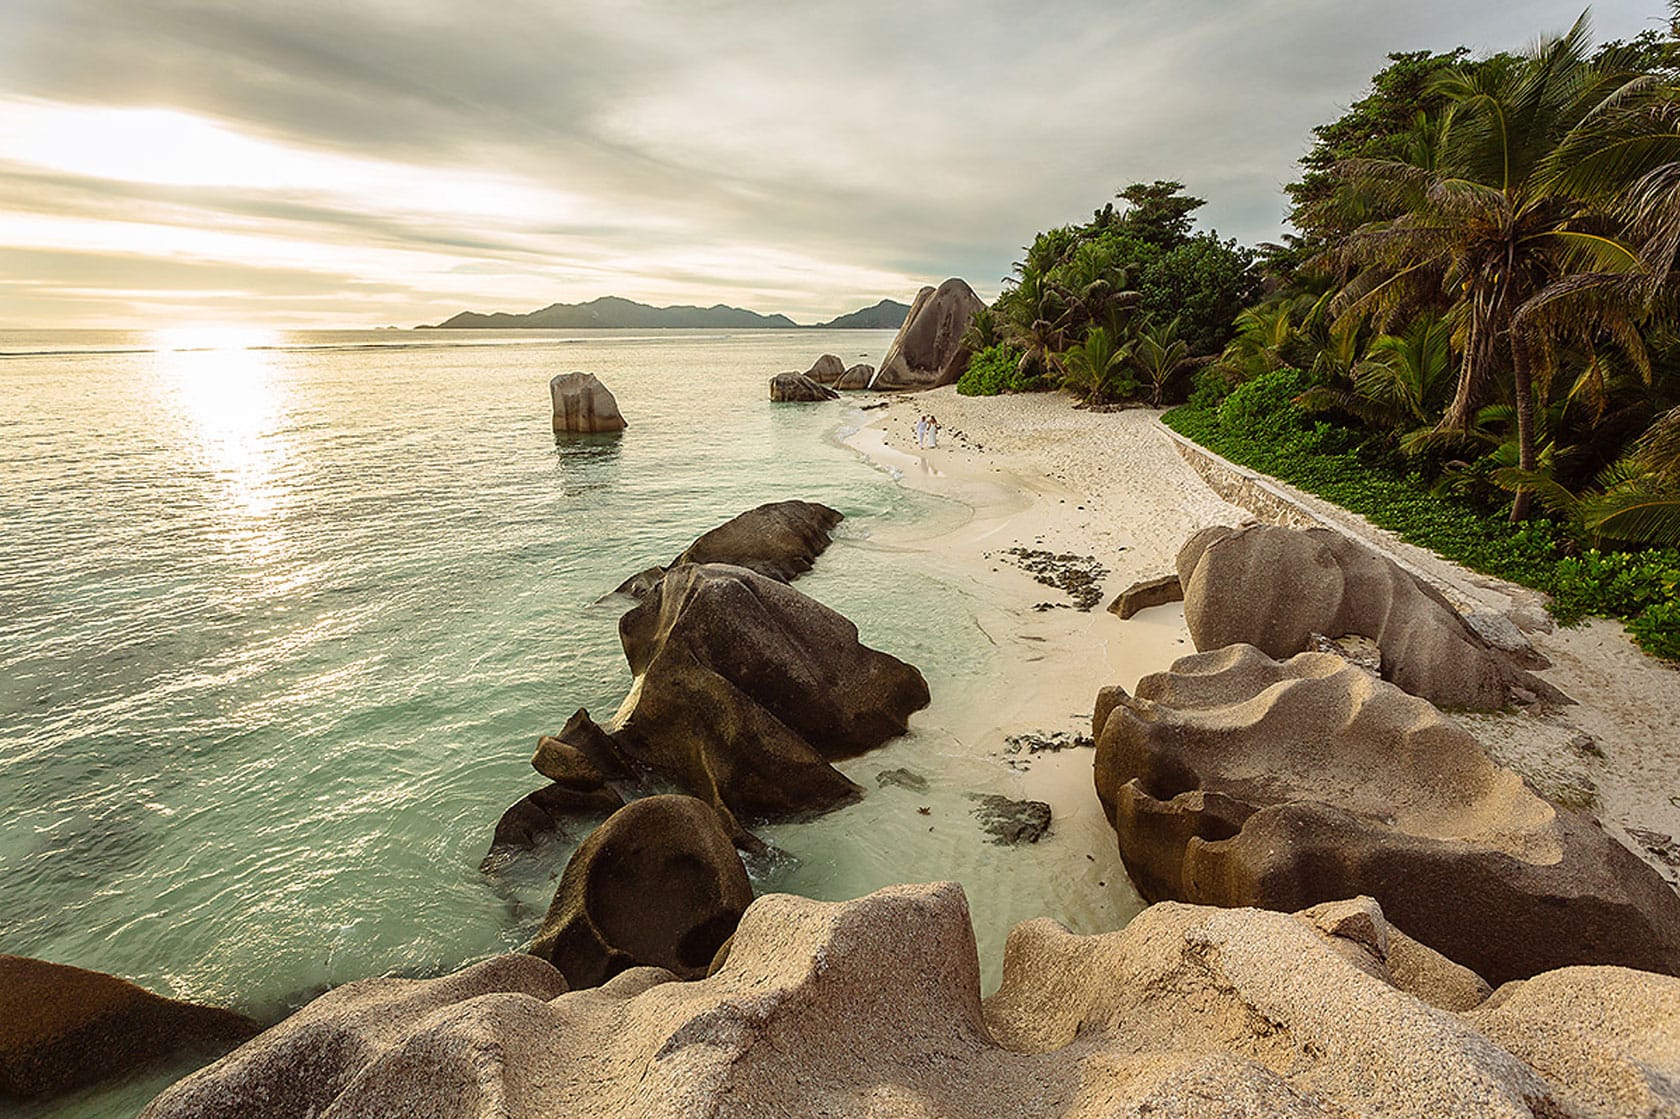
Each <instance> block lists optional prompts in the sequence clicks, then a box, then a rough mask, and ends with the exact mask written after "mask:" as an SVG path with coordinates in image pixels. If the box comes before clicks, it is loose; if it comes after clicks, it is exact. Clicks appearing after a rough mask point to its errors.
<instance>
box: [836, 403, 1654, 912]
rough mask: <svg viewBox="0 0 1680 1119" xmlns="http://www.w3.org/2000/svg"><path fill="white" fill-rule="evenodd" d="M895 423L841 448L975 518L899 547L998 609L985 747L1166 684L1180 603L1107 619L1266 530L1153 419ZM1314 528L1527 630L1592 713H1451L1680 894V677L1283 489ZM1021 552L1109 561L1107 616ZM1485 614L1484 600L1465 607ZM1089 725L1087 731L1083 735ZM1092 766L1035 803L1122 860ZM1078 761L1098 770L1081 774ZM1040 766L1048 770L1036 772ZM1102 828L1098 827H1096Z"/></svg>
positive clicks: (1517, 594) (988, 622)
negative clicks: (1117, 600) (1005, 734)
mask: <svg viewBox="0 0 1680 1119" xmlns="http://www.w3.org/2000/svg"><path fill="white" fill-rule="evenodd" d="M883 399H884V400H885V401H886V407H885V408H882V409H879V410H872V411H870V412H866V413H862V415H863V417H864V422H863V425H862V426H861V427H859V428H858V429H857V430H855V431H853V432H851V433H850V434H847V435H845V436H844V438H843V440H842V441H843V442H844V443H845V444H846V445H847V446H850V447H851V448H852V449H853V450H855V451H857V452H858V453H859V454H861V455H863V456H864V457H865V458H866V459H867V460H869V461H870V462H871V463H873V464H874V465H876V466H877V467H878V468H880V469H883V470H887V471H889V472H891V473H893V474H894V475H895V476H896V477H897V478H898V480H899V482H900V484H902V485H905V486H908V487H911V488H914V489H916V490H919V491H922V492H925V493H929V494H933V495H936V496H939V497H942V498H946V499H949V500H952V501H955V502H958V503H960V504H962V505H964V506H966V507H967V508H968V509H970V510H971V514H970V516H969V518H968V519H967V520H966V521H964V522H963V523H962V524H960V525H958V526H956V527H954V528H952V527H942V528H941V529H939V530H938V531H937V533H935V534H933V535H928V534H926V533H925V532H924V533H920V534H918V533H917V532H915V531H913V530H902V531H894V532H892V533H889V534H888V535H887V536H886V538H885V539H886V540H887V542H889V543H891V544H892V545H894V546H898V547H905V548H912V549H917V550H919V551H922V552H923V553H924V554H925V557H926V561H927V562H928V563H929V564H930V565H933V566H937V567H938V568H939V569H940V570H941V571H942V572H944V573H945V574H946V576H947V577H949V578H953V579H956V580H959V581H961V582H963V583H964V584H965V585H968V586H970V587H971V588H972V589H973V590H974V592H975V594H976V596H977V597H978V598H980V599H981V600H982V601H983V602H985V603H986V607H985V618H984V620H983V624H984V625H985V626H986V629H987V632H988V633H989V634H990V635H991V637H992V638H993V639H994V640H995V641H996V642H997V643H998V644H999V646H1000V648H1002V649H1003V650H1004V651H1005V654H1006V656H1007V655H1015V656H1017V657H1018V658H1019V659H1018V660H1017V661H1016V663H1014V664H1007V665H1006V666H1005V669H1004V674H1003V679H1002V680H1001V681H1000V688H999V690H1000V692H1002V693H1004V694H1003V695H1002V696H1000V703H999V705H998V706H997V707H995V708H988V709H987V710H986V711H983V712H980V711H976V712H971V713H968V714H966V715H964V716H962V717H961V719H960V725H959V727H958V728H957V729H958V733H959V737H960V736H961V735H962V734H963V733H970V734H979V733H981V732H982V730H983V724H985V723H987V722H995V723H997V724H998V725H999V728H1000V729H1008V728H1010V727H1011V726H1012V725H1013V726H1020V727H1024V726H1026V725H1028V724H1031V725H1035V726H1040V727H1043V728H1044V729H1046V730H1068V731H1074V730H1075V729H1077V730H1078V731H1079V732H1080V733H1084V734H1089V733H1090V730H1089V721H1088V720H1089V715H1090V710H1091V703H1092V700H1093V699H1094V697H1095V695H1096V692H1097V690H1098V689H1099V688H1100V687H1103V686H1105V685H1108V684H1120V685H1121V686H1123V687H1125V688H1127V689H1128V690H1131V689H1132V688H1133V687H1135V685H1136V684H1137V681H1138V678H1139V677H1140V676H1143V675H1146V674H1147V673H1150V672H1157V671H1163V670H1165V669H1166V668H1168V667H1169V666H1170V665H1171V663H1172V662H1173V660H1175V659H1176V658H1177V657H1180V656H1183V655H1186V654H1188V653H1191V652H1194V651H1195V647H1194V645H1193V644H1191V642H1190V640H1189V633H1188V630H1187V628H1186V627H1185V624H1184V620H1183V610H1182V607H1181V606H1180V605H1179V604H1172V605H1168V606H1161V607H1155V608H1152V609H1147V610H1143V611H1141V612H1139V613H1138V614H1137V615H1135V616H1134V617H1133V618H1131V619H1129V620H1127V621H1121V620H1120V619H1118V618H1117V617H1115V616H1114V615H1113V614H1110V613H1108V612H1107V611H1106V609H1104V608H1105V607H1106V606H1107V604H1108V603H1109V602H1111V601H1112V600H1113V598H1114V596H1115V595H1116V594H1118V593H1119V592H1120V591H1122V590H1124V589H1125V588H1126V587H1128V586H1130V585H1132V584H1133V583H1135V582H1138V581H1139V580H1143V579H1148V578H1152V577H1155V576H1158V575H1165V574H1169V573H1171V572H1172V571H1173V561H1174V557H1175V556H1176V554H1177V551H1178V547H1179V545H1181V544H1182V543H1183V541H1184V540H1185V539H1186V538H1187V537H1188V536H1189V535H1190V534H1191V533H1193V532H1194V531H1196V530H1197V529H1199V528H1202V527H1205V526H1207V525H1210V524H1229V525H1238V524H1242V523H1245V522H1250V521H1255V520H1272V519H1275V518H1274V517H1272V516H1257V514H1256V511H1255V510H1252V509H1249V508H1243V507H1240V506H1238V505H1235V504H1232V503H1230V502H1228V501H1226V500H1225V499H1224V498H1222V497H1220V496H1219V494H1217V493H1216V492H1215V491H1214V489H1213V488H1211V487H1210V486H1209V484H1208V482H1207V481H1206V480H1205V478H1204V477H1203V476H1202V475H1201V474H1200V473H1198V472H1197V471H1196V469H1194V468H1193V467H1192V466H1191V465H1190V464H1189V463H1188V462H1186V461H1185V458H1184V457H1183V456H1182V455H1181V454H1180V453H1179V448H1178V443H1177V442H1176V441H1175V440H1174V438H1173V437H1172V436H1171V435H1170V434H1169V433H1168V432H1167V430H1166V429H1165V428H1164V427H1163V426H1162V425H1160V423H1159V422H1158V419H1157V416H1158V415H1159V413H1157V412H1155V411H1152V410H1147V409H1131V410H1126V411H1121V412H1112V413H1096V412H1089V411H1084V410H1079V409H1076V408H1075V407H1074V406H1073V403H1072V401H1071V400H1069V399H1068V398H1067V397H1065V396H1062V395H1061V394H1051V393H1040V394H1022V395H1006V396H997V397H963V396H960V395H958V394H957V393H956V390H955V388H954V387H946V388H942V389H936V390H932V391H928V392H923V393H919V394H915V395H897V396H889V397H884V398H883ZM927 413H931V414H933V415H935V416H937V417H938V418H939V421H940V423H941V425H942V430H941V433H940V438H939V444H940V445H939V446H938V447H937V448H928V449H922V448H918V447H917V446H916V443H915V436H914V432H913V427H914V424H915V421H916V418H917V417H918V416H919V415H922V414H927ZM1273 488H1275V489H1276V490H1277V491H1279V492H1280V493H1281V494H1282V495H1283V497H1284V498H1285V500H1288V501H1292V502H1296V503H1298V509H1297V510H1294V511H1292V512H1294V513H1295V514H1296V515H1298V516H1300V517H1304V518H1307V519H1309V520H1315V521H1317V522H1319V523H1324V524H1328V525H1329V526H1330V527H1332V528H1334V529H1336V530H1337V531H1340V532H1343V533H1345V534H1347V535H1349V536H1352V537H1354V538H1355V539H1358V540H1360V541H1361V542H1362V543H1365V544H1367V545H1368V546H1371V547H1373V548H1375V549H1377V550H1378V551H1380V552H1382V553H1383V554H1385V555H1389V556H1390V557H1391V558H1394V559H1396V560H1397V561H1399V562H1401V563H1402V564H1403V565H1404V566H1406V567H1407V568H1408V569H1410V570H1412V571H1413V572H1414V573H1416V574H1418V575H1419V577H1421V578H1423V579H1425V580H1426V581H1428V582H1430V583H1431V584H1432V585H1435V586H1436V587H1438V588H1439V589H1442V590H1443V591H1444V592H1445V593H1447V594H1448V596H1449V598H1452V599H1454V600H1455V601H1456V602H1458V603H1459V604H1460V606H1461V608H1466V609H1470V608H1473V609H1476V610H1478V611H1485V612H1488V613H1491V614H1494V615H1498V616H1500V617H1503V618H1505V619H1506V620H1508V621H1512V622H1513V623H1514V624H1515V625H1517V626H1518V627H1520V628H1521V629H1522V630H1523V631H1524V635H1525V636H1526V638H1527V640H1528V641H1529V642H1530V644H1531V645H1532V646H1533V648H1534V649H1535V650H1536V651H1538V652H1539V653H1540V654H1542V655H1543V656H1545V657H1546V658H1547V659H1548V660H1549V661H1550V662H1551V667H1550V668H1548V669H1544V670H1541V671H1540V672H1539V673H1538V674H1539V675H1540V676H1541V677H1542V678H1544V679H1545V680H1547V681H1548V682H1549V683H1551V684H1553V685H1555V686H1557V687H1558V688H1559V689H1561V690H1562V691H1563V692H1564V693H1565V694H1566V695H1569V696H1571V697H1572V698H1573V699H1575V700H1576V703H1575V704H1574V705H1571V706H1565V707H1561V708H1543V707H1533V708H1522V709H1511V710H1506V711H1502V712H1493V713H1461V712H1455V713H1453V715H1454V717H1455V718H1457V719H1458V720H1459V721H1460V722H1461V723H1462V724H1463V725H1465V726H1466V728H1467V729H1469V730H1470V731H1471V733H1472V734H1474V735H1475V736H1476V737H1477V738H1478V740H1479V741H1481V742H1482V744H1483V746H1484V747H1485V748H1486V749H1487V750H1488V751H1489V753H1490V755H1492V756H1493V757H1494V759H1495V760H1496V761H1497V762H1499V763H1500V764H1503V765H1506V766H1509V767H1510V768H1512V769H1515V770H1516V771H1517V772H1518V773H1520V774H1521V775H1522V776H1523V777H1524V778H1526V779H1527V780H1528V781H1529V783H1530V784H1531V785H1533V786H1534V787H1535V788H1536V789H1537V790H1539V791H1540V792H1541V793H1542V794H1543V795H1545V796H1547V797H1548V799H1550V800H1552V801H1554V802H1556V803H1560V804H1563V805H1564V806H1565V807H1568V808H1571V809H1576V810H1581V811H1586V812H1589V813H1591V814H1593V815H1595V816H1597V817H1598V818H1599V819H1600V820H1601V822H1602V823H1603V824H1604V826H1605V827H1606V829H1607V830H1608V831H1610V832H1611V833H1612V834H1614V835H1616V836H1617V838H1618V839H1620V840H1621V841H1622V842H1623V843H1624V844H1625V845H1626V846H1628V847H1629V848H1630V849H1632V850H1633V851H1635V853H1637V854H1638V855H1640V857H1641V858H1643V859H1644V860H1645V861H1646V862H1647V863H1649V864H1650V865H1651V866H1652V867H1653V868H1654V869H1656V870H1657V871H1658V872H1659V873H1661V874H1662V875H1663V876H1664V877H1665V878H1667V879H1668V880H1669V881H1670V882H1671V883H1676V884H1680V786H1676V785H1675V781H1674V774H1676V773H1680V742H1675V741H1673V740H1672V735H1671V734H1670V733H1667V731H1666V728H1668V727H1670V726H1671V722H1670V720H1671V718H1672V712H1673V711H1675V710H1680V672H1676V671H1675V670H1674V669H1673V668H1672V667H1670V666H1668V665H1666V664H1664V663H1662V662H1660V661H1658V660H1656V659H1655V658H1652V657H1650V656H1648V655H1646V654H1644V653H1643V652H1641V651H1640V650H1639V649H1638V648H1637V647H1636V646H1635V645H1634V644H1633V642H1632V641H1631V640H1630V639H1629V638H1628V637H1627V636H1626V634H1625V633H1623V632H1622V630H1621V627H1620V625H1619V624H1618V623H1616V622H1613V621H1609V620H1606V619H1602V618H1599V619H1589V620H1588V621H1587V622H1586V623H1585V624H1584V625H1581V626H1578V627H1572V628H1564V627H1561V626H1552V625H1551V624H1550V622H1549V621H1548V620H1546V619H1545V618H1544V616H1543V612H1541V613H1540V615H1539V618H1538V621H1539V624H1535V622H1536V607H1535V603H1536V595H1535V593H1534V592H1532V591H1529V590H1527V589H1526V588H1521V587H1517V586H1514V585H1512V584H1508V583H1504V582H1502V581H1500V580H1497V579H1493V578H1491V577H1488V576H1485V575H1482V574H1479V573H1476V572H1472V571H1468V570H1466V569H1464V568H1462V567H1459V566H1458V565H1456V564H1452V563H1450V562H1448V561H1446V560H1443V559H1441V558H1440V557H1437V556H1433V555H1432V554H1430V553H1427V552H1425V551H1423V550H1422V549H1418V548H1415V547H1414V546H1412V545H1409V544H1405V543H1404V542H1401V541H1398V540H1396V539H1395V538H1393V537H1392V535H1391V534H1388V533H1385V532H1383V531H1382V530H1380V529H1378V528H1376V527H1375V526H1372V525H1370V524H1369V522H1366V521H1364V520H1363V519H1362V518H1359V517H1357V516H1356V515H1354V514H1351V513H1348V512H1347V511H1346V510H1341V509H1339V508H1337V507H1334V506H1330V505H1328V503H1325V502H1323V501H1322V500H1321V499H1317V498H1314V497H1312V496H1311V495H1307V494H1302V493H1300V492H1299V491H1295V490H1293V489H1292V487H1289V486H1287V485H1283V484H1281V483H1278V484H1276V485H1275V486H1274V487H1273ZM1011 547H1026V548H1035V549H1043V550H1046V551H1050V552H1054V553H1072V554H1075V555H1080V556H1087V555H1088V556H1092V557H1094V558H1095V559H1096V560H1097V561H1098V562H1099V563H1100V564H1101V565H1102V566H1103V567H1104V568H1106V569H1107V574H1106V576H1104V577H1103V579H1102V580H1101V589H1102V600H1101V602H1100V604H1099V605H1097V606H1096V607H1095V608H1094V609H1092V610H1091V611H1090V612H1088V613H1087V612H1082V611H1079V610H1075V609H1072V608H1063V607H1061V606H1057V607H1054V608H1051V609H1045V610H1034V609H1033V607H1034V606H1036V605H1038V604H1040V603H1043V602H1045V601H1060V602H1063V603H1065V602H1067V596H1066V595H1064V594H1063V593H1062V592H1060V591H1058V590H1056V589H1054V588H1051V587H1045V586H1040V585H1039V584H1037V583H1034V582H1033V581H1032V579H1031V577H1030V576H1029V575H1028V574H1026V573H1025V572H1024V571H1022V569H1021V568H1020V567H1019V566H1018V565H1017V564H1015V563H1012V562H1008V557H1004V558H1002V559H1000V553H1002V552H1003V551H1004V550H1005V549H1008V548H1011ZM1467 596H1473V598H1472V599H1471V600H1470V601H1466V599H1467ZM1081 720H1084V722H1083V724H1082V725H1081ZM1090 757H1091V756H1090V754H1089V753H1088V752H1085V751H1075V752H1069V753H1066V754H1061V755H1057V756H1056V759H1057V760H1056V764H1055V765H1053V766H1046V767H1043V769H1042V771H1040V772H1038V773H1034V772H1029V773H1028V774H1026V775H1025V779H1024V780H1023V782H1022V787H1023V789H1024V790H1025V792H1024V793H1023V794H1022V795H1026V796H1030V797H1032V798H1033V799H1039V800H1044V801H1046V802H1048V803H1050V804H1051V805H1052V807H1053V809H1054V810H1055V812H1056V819H1057V821H1058V823H1060V822H1061V821H1062V820H1064V818H1065V819H1068V820H1070V823H1071V826H1070V827H1069V829H1068V831H1069V832H1071V833H1072V834H1065V838H1066V839H1067V840H1069V841H1074V842H1080V843H1089V844H1093V845H1096V846H1098V847H1099V848H1101V849H1103V850H1107V851H1112V850H1113V848H1114V836H1113V833H1112V831H1110V830H1109V829H1108V828H1107V823H1106V821H1105V820H1103V819H1102V815H1101V812H1100V809H1099V808H1098V806H1097V801H1096V796H1095V793H1094V792H1093V791H1092V785H1091V772H1090V765H1089V762H1090ZM1073 759H1078V761H1079V763H1080V764H1070V762H1071V761H1072V760H1073ZM1037 768H1038V767H1035V769H1037ZM1090 816H1094V817H1095V821H1096V824H1098V825H1100V827H1087V826H1085V825H1086V824H1089V822H1090V821H1089V820H1088V819H1087V817H1090Z"/></svg>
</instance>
